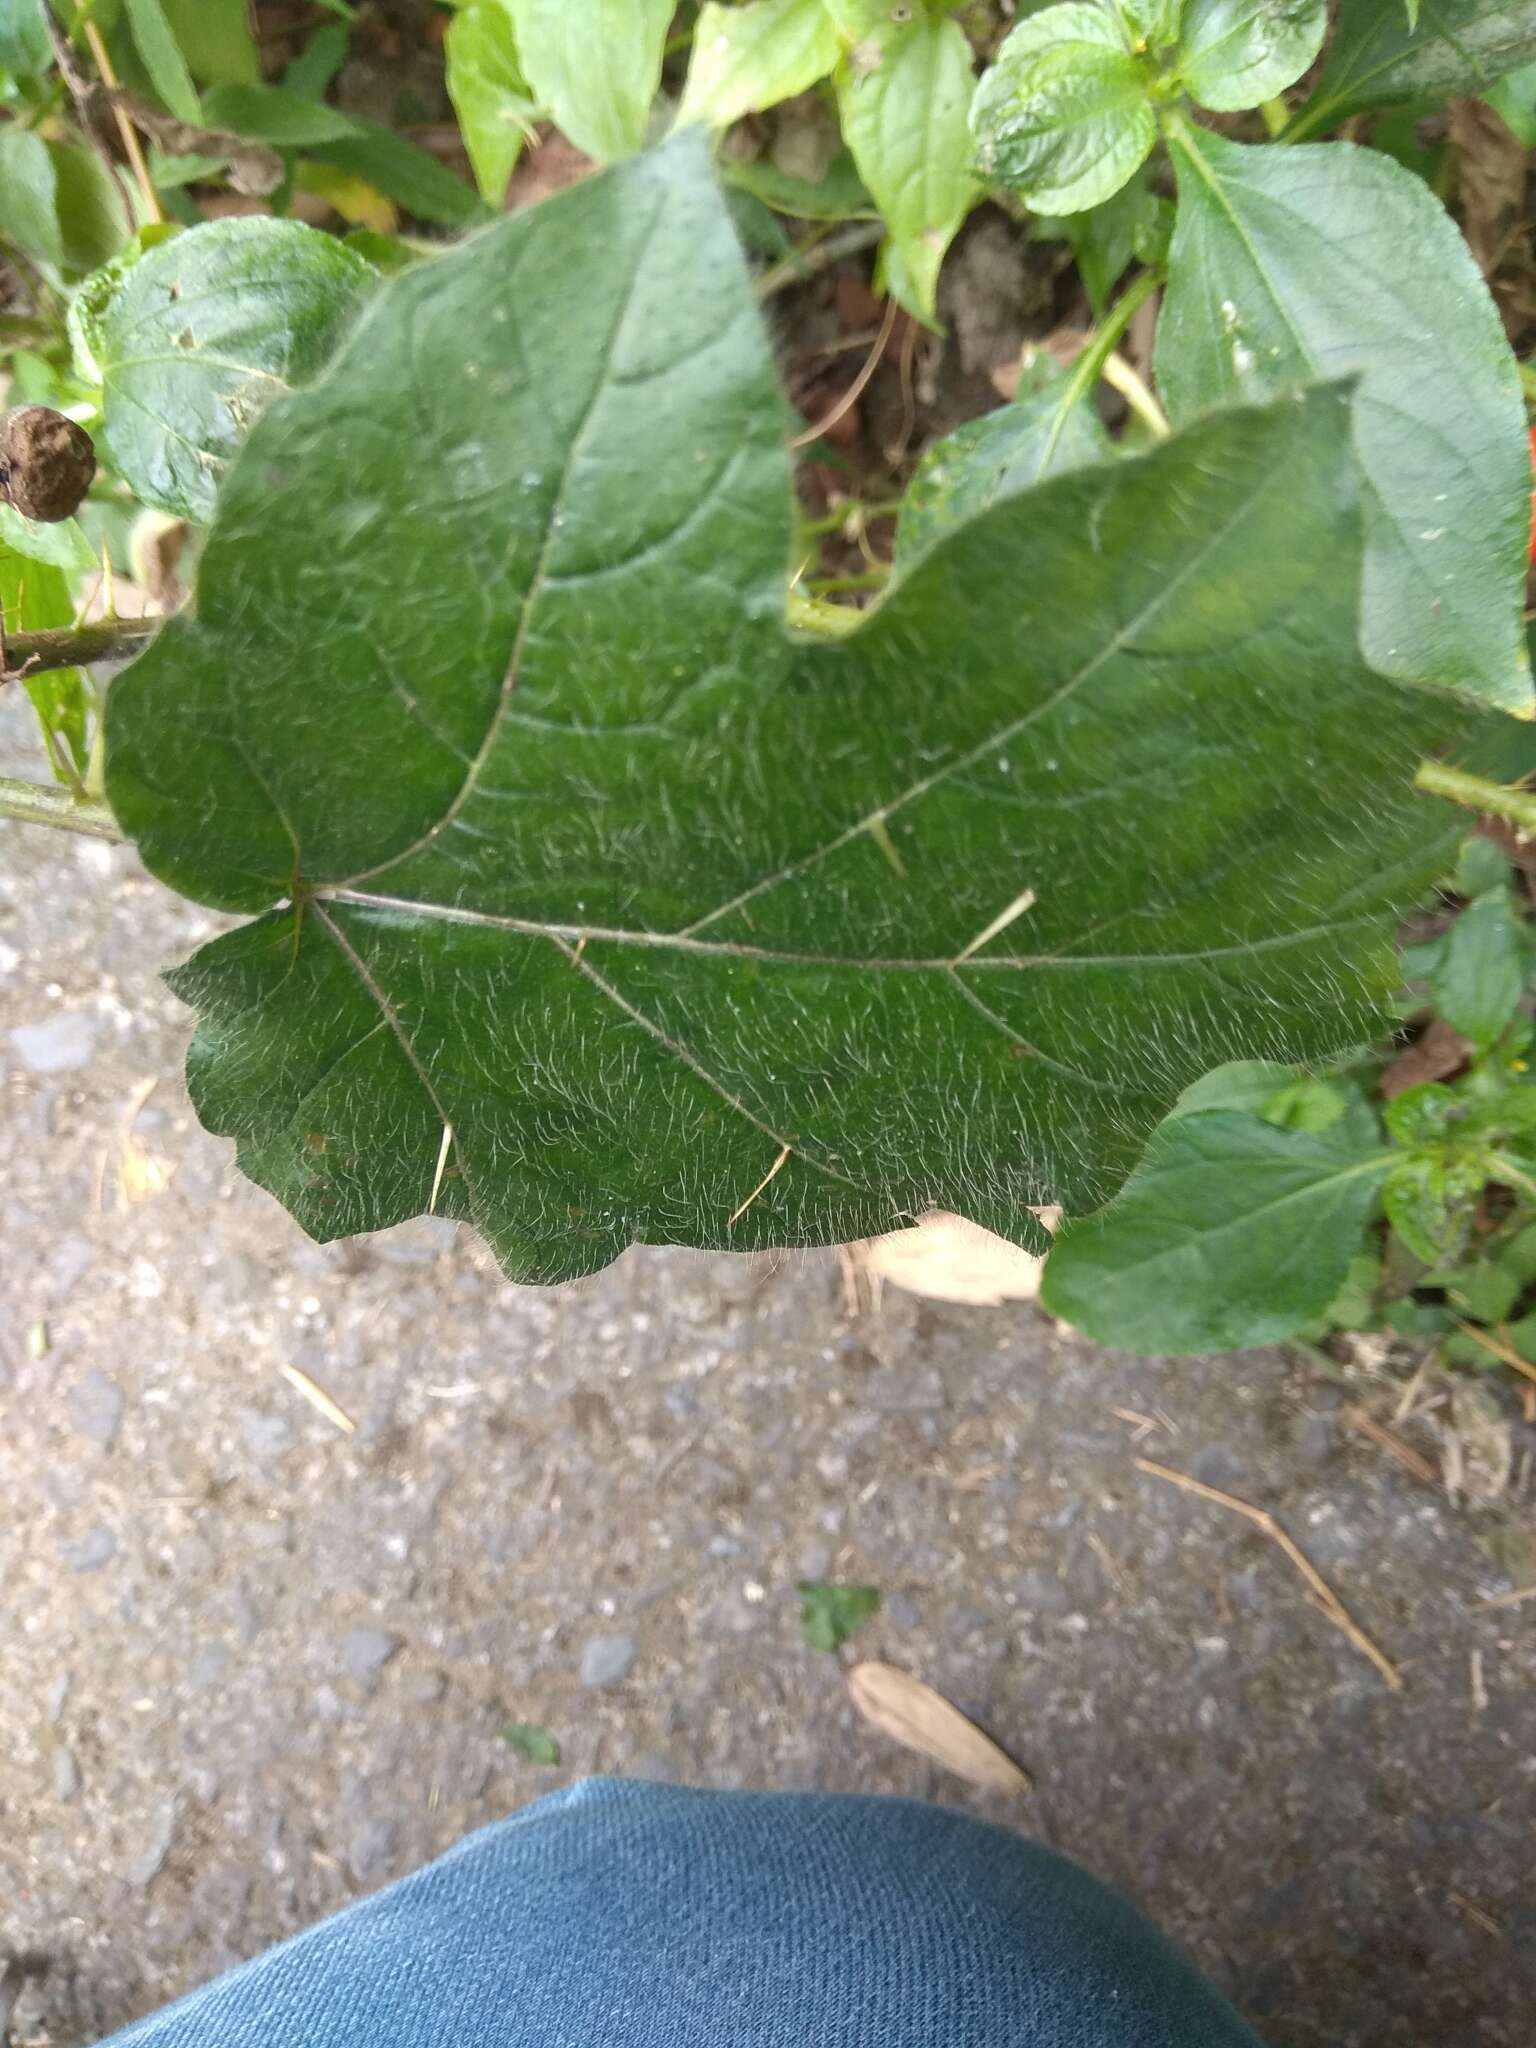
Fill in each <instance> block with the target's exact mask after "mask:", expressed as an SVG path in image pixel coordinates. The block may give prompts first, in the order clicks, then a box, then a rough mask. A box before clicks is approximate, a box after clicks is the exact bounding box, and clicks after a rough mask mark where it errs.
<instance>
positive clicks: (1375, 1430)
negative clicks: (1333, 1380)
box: [1344, 1408, 1441, 1491]
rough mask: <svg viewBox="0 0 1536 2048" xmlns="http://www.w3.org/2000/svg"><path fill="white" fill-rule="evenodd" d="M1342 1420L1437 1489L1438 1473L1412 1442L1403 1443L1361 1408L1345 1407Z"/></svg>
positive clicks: (1416, 1477)
mask: <svg viewBox="0 0 1536 2048" xmlns="http://www.w3.org/2000/svg"><path fill="white" fill-rule="evenodd" d="M1344 1420H1345V1421H1346V1422H1347V1423H1349V1424H1350V1425H1351V1427H1352V1428H1354V1429H1358V1430H1359V1432H1360V1434H1361V1435H1362V1436H1368V1437H1369V1438H1370V1440H1371V1442H1372V1443H1373V1444H1375V1445H1376V1447H1377V1448H1378V1449H1379V1450H1383V1451H1385V1452H1386V1454H1387V1456H1388V1457H1389V1458H1396V1460H1397V1462H1398V1463H1399V1465H1401V1466H1402V1468H1403V1470H1404V1471H1405V1472H1411V1473H1412V1474H1413V1476H1414V1478H1415V1479H1422V1480H1423V1482H1424V1484H1425V1485H1426V1486H1433V1487H1434V1488H1436V1490H1437V1491H1438V1489H1439V1487H1440V1483H1441V1481H1440V1474H1439V1473H1438V1472H1437V1471H1436V1470H1435V1467H1434V1466H1433V1465H1431V1463H1430V1462H1429V1460H1428V1458H1426V1457H1425V1456H1424V1454H1423V1452H1422V1451H1416V1450H1415V1449H1414V1448H1413V1445H1412V1444H1408V1443H1404V1442H1403V1439H1402V1438H1401V1437H1400V1436H1399V1435H1398V1434H1397V1433H1396V1431H1395V1430H1390V1429H1388V1428H1387V1427H1386V1425H1385V1424H1384V1423H1380V1422H1378V1421H1377V1420H1376V1418H1375V1416H1374V1415H1368V1414H1367V1413H1366V1411H1365V1410H1364V1409H1363V1408H1346V1409H1345V1410H1344Z"/></svg>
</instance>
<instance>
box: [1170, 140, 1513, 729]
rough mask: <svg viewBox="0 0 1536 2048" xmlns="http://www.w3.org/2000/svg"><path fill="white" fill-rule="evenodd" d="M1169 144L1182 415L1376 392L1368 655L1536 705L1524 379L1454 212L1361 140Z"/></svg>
mask: <svg viewBox="0 0 1536 2048" xmlns="http://www.w3.org/2000/svg"><path fill="white" fill-rule="evenodd" d="M1171 148H1172V154H1173V160H1174V167H1175V170H1176V172H1177V175H1178V183H1179V208H1178V216H1177V222H1176V225H1175V229H1174V237H1173V248H1172V253H1171V258H1170V264H1169V282H1168V295H1167V299H1166V301H1165V303H1164V308H1163V317H1162V319H1161V321H1160V322H1159V324H1158V334H1157V374H1158V381H1159V383H1160V385H1161V386H1162V390H1163V393H1164V396H1165V398H1166V400H1167V403H1168V409H1169V412H1170V413H1171V415H1172V416H1173V418H1174V419H1176V420H1185V419H1190V418H1192V417H1193V416H1194V415H1195V414H1197V413H1199V412H1201V411H1202V410H1204V409H1205V408H1206V407H1208V406H1211V405H1217V404H1222V403H1231V402H1233V401H1242V400H1247V401H1252V400H1255V399H1260V398H1266V397H1271V396H1273V395H1275V394H1277V393H1279V392H1281V391H1285V390H1288V389H1290V390H1294V389H1295V388H1297V387H1298V386H1301V385H1305V384H1308V383H1311V382H1313V381H1315V380H1316V379H1317V378H1319V377H1325V376H1350V375H1353V376H1358V377H1359V379H1360V391H1359V399H1358V402H1357V404H1356V407H1355V415H1354V423H1355V442H1356V447H1357V449H1358V452H1359V457H1360V463H1361V467H1362V469H1363V471H1364V473H1365V477H1366V485H1367V491H1366V508H1365V509H1366V523H1365V530H1366V549H1365V580H1364V586H1363V590H1362V595H1361V612H1360V630H1361V644H1362V646H1363V648H1364V651H1365V654H1366V658H1367V659H1368V660H1369V661H1370V662H1371V663H1372V664H1373V665H1374V666H1375V667H1377V668H1379V669H1381V670H1382V671H1383V673H1385V674H1387V675H1394V676H1401V677H1402V678H1404V679H1405V680H1407V681H1413V680H1426V679H1427V680H1429V681H1433V682H1436V683H1439V684H1441V685H1443V686H1445V687H1446V688H1450V689H1459V690H1465V691H1466V692H1468V693H1469V694H1471V695H1474V696H1479V697H1484V698H1486V699H1487V700H1488V701H1489V702H1490V703H1494V704H1498V705H1501V706H1503V707H1504V708H1505V709H1507V710H1512V711H1521V710H1528V709H1529V706H1530V702H1531V678H1530V667H1529V663H1528V661H1527V658H1526V650H1525V632H1524V627H1523V625H1522V622H1521V609H1522V605H1523V603H1524V596H1525V564H1526V550H1527V546H1528V537H1529V530H1530V487H1531V476H1530V456H1529V453H1528V450H1527V446H1526V435H1525V410H1524V406H1523V404H1522V402H1521V397H1520V379H1519V374H1518V371H1517V370H1516V367H1515V361H1514V357H1513V356H1512V355H1511V353H1510V349H1509V344H1508V342H1507V341H1506V340H1505V338H1504V330H1503V327H1502V325H1501V324H1500V321H1499V315H1498V312H1497V309H1496V308H1495V306H1494V304H1493V301H1492V299H1491V298H1490V297H1489V295H1488V290H1487V287H1486V286H1485V285H1484V283H1483V280H1482V278H1481V277H1480V276H1479V274H1478V270H1477V266H1476V264H1475V263H1474V262H1473V260H1472V257H1471V255H1470V254H1469V252H1468V250H1467V246H1466V244H1465V242H1464V241H1463V240H1462V238H1461V236H1460V235H1459V234H1458V233H1457V231H1456V228H1455V227H1454V225H1453V224H1452V222H1451V220H1450V218H1449V216H1448V215H1447V214H1446V212H1445V210H1444V208H1443V207H1442V206H1441V205H1440V203H1439V201H1438V200H1436V199H1435V198H1434V196H1433V194H1432V193H1431V192H1430V191H1429V189H1428V187H1427V186H1426V185H1424V184H1423V182H1422V181H1421V180H1420V179H1418V178H1415V177H1414V176H1413V175H1412V174H1411V173H1410V172H1408V171H1405V170H1403V169H1402V168H1401V166H1399V165H1397V164H1395V163H1393V162H1392V161H1391V160H1390V159H1389V158H1387V157H1384V156H1381V155H1379V154H1377V152H1376V151H1374V150H1369V149H1356V148H1354V147H1353V145H1351V144H1350V143H1347V142H1330V143H1324V144H1321V145H1319V146H1317V147H1315V148H1311V149H1302V148H1298V149H1272V148H1251V147H1248V146H1245V145H1244V144H1242V143H1237V142H1227V141H1225V140H1223V138H1222V137H1220V136H1219V135H1212V134H1210V133H1208V132H1207V131H1205V130H1203V129H1199V130H1197V129H1194V128H1192V127H1189V126H1187V125H1184V124H1180V125H1179V126H1177V127H1176V128H1175V129H1174V131H1173V134H1172V137H1171Z"/></svg>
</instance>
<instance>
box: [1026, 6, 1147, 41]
mask: <svg viewBox="0 0 1536 2048" xmlns="http://www.w3.org/2000/svg"><path fill="white" fill-rule="evenodd" d="M1118 6H1119V11H1120V13H1121V14H1122V15H1123V16H1124V17H1125V20H1126V22H1127V23H1128V24H1129V26H1130V28H1131V30H1132V32H1133V33H1134V35H1135V37H1136V39H1137V40H1138V41H1139V42H1144V43H1146V44H1147V45H1148V47H1149V48H1151V49H1154V50H1162V49H1166V48H1167V47H1168V46H1169V44H1171V43H1174V42H1176V41H1177V40H1178V34H1179V18H1180V16H1181V15H1182V14H1183V12H1184V6H1185V0H1118ZM1030 11H1032V12H1038V11H1039V10H1038V6H1037V7H1036V8H1035V9H1032V10H1030Z"/></svg>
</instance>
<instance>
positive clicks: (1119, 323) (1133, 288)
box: [1040, 270, 1166, 473]
mask: <svg viewBox="0 0 1536 2048" xmlns="http://www.w3.org/2000/svg"><path fill="white" fill-rule="evenodd" d="M1161 282H1162V280H1161V279H1160V278H1159V276H1158V274H1157V272H1156V271H1155V270H1144V271H1143V272H1142V273H1141V275H1140V276H1139V277H1138V278H1136V279H1135V280H1134V281H1133V282H1132V283H1131V284H1129V285H1128V286H1127V287H1126V289H1125V290H1124V291H1123V292H1122V293H1121V294H1120V297H1119V298H1118V299H1117V300H1116V301H1115V303H1114V305H1113V306H1112V307H1111V308H1110V312H1109V317H1108V319H1106V321H1105V322H1104V325H1103V326H1102V327H1101V328H1100V329H1099V331H1098V333H1097V334H1096V335H1094V337H1093V338H1092V340H1091V341H1090V342H1089V343H1088V346H1087V347H1086V348H1085V349H1084V350H1083V352H1082V354H1081V355H1080V356H1079V357H1078V359H1077V361H1076V362H1075V363H1074V364H1073V365H1072V374H1071V375H1070V376H1069V377H1068V379H1067V383H1066V388H1065V389H1064V390H1063V392H1062V394H1061V402H1060V403H1059V405H1058V406H1057V408H1056V417H1055V420H1054V421H1053V423H1052V426H1051V434H1050V439H1049V442H1048V443H1047V445H1046V450H1045V454H1044V456H1043V457H1042V458H1041V463H1040V469H1041V471H1042V473H1043V472H1044V470H1045V469H1047V468H1048V467H1049V465H1050V460H1051V457H1052V456H1053V455H1054V454H1055V453H1056V443H1057V442H1058V441H1059V440H1060V439H1061V430H1062V428H1063V427H1064V426H1065V425H1066V423H1067V419H1068V417H1069V415H1070V414H1071V412H1072V410H1073V408H1074V407H1075V406H1078V405H1080V404H1081V403H1082V401H1083V400H1084V399H1085V398H1086V397H1087V396H1088V393H1089V392H1090V391H1091V390H1092V389H1093V387H1094V385H1095V384H1097V383H1098V381H1099V379H1100V377H1102V376H1103V374H1104V365H1105V364H1106V363H1107V362H1108V361H1109V359H1110V357H1111V356H1112V355H1113V354H1114V352H1115V350H1116V348H1118V346H1119V344H1120V337H1121V335H1122V334H1124V332H1125V330H1126V329H1127V327H1129V326H1130V324H1131V322H1132V320H1134V319H1135V317H1136V311H1137V308H1138V307H1140V306H1143V305H1145V304H1146V302H1147V300H1148V299H1149V298H1151V296H1152V294H1153V293H1154V292H1155V291H1156V290H1157V288H1158V285H1159V284H1160V283H1161ZM1164 424H1165V431H1166V422H1165V423H1164Z"/></svg>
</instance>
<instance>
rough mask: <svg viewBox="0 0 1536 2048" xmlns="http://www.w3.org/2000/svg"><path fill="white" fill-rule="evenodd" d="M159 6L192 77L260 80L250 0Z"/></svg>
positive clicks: (176, 0) (188, 0) (164, 1)
mask: <svg viewBox="0 0 1536 2048" xmlns="http://www.w3.org/2000/svg"><path fill="white" fill-rule="evenodd" d="M161 5H162V6H163V7H164V9H165V17H166V20H167V22H168V23H169V24H170V29H171V33H172V35H173V36H174V37H175V38H176V43H177V46H178V47H179V49H180V50H181V53H182V55H183V56H184V57H185V58H186V60H187V69H188V70H189V71H190V72H191V74H192V76H193V77H194V78H196V79H199V80H201V82H202V83H203V84H204V85H255V84H256V83H257V82H258V81H259V80H260V78H261V52H260V51H259V50H258V49H257V47H256V38H255V37H254V36H253V35H252V33H251V8H250V0H161ZM97 11H98V12H99V11H100V10H99V9H98V10H97Z"/></svg>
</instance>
